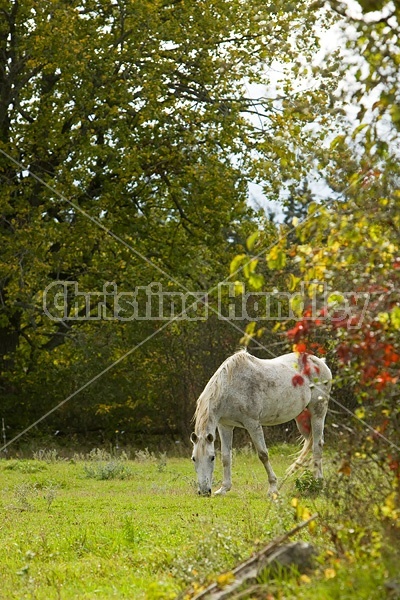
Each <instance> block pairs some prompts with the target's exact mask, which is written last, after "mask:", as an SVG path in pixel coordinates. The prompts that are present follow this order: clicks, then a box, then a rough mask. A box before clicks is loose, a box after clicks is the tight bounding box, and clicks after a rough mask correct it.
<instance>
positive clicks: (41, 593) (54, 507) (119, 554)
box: [0, 446, 398, 600]
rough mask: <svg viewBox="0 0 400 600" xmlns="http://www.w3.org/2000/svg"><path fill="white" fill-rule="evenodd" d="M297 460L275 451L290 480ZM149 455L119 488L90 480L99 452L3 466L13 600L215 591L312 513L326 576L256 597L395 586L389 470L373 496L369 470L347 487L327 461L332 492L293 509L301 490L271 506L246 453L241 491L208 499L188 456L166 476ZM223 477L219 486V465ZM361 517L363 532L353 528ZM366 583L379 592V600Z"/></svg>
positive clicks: (5, 577)
mask: <svg viewBox="0 0 400 600" xmlns="http://www.w3.org/2000/svg"><path fill="white" fill-rule="evenodd" d="M290 450H292V448H291V449H290ZM287 453H288V448H286V447H285V446H284V447H276V448H272V449H271V456H272V460H273V464H274V468H275V469H276V471H277V473H278V475H280V476H282V475H283V474H284V471H285V468H286V467H287V464H288V460H289V457H288V456H287ZM144 454H146V455H147V458H146V460H142V458H143V457H139V459H135V460H133V461H127V460H126V459H124V461H123V462H124V464H126V465H127V466H128V467H129V469H130V470H131V472H132V478H131V479H129V480H124V479H114V480H112V481H109V482H105V481H100V480H98V479H91V478H85V477H82V466H83V465H85V464H89V465H96V464H105V463H104V460H108V459H109V453H108V452H106V451H104V450H102V449H99V448H97V449H95V450H93V451H92V452H91V453H82V456H81V457H79V456H78V455H77V456H76V457H75V459H74V461H65V460H63V461H60V460H59V461H55V462H54V461H53V462H49V463H44V462H43V461H36V460H35V461H31V462H32V463H38V464H39V465H41V466H42V467H43V466H45V469H44V470H43V472H41V471H36V472H28V473H27V472H24V471H23V470H20V469H17V468H13V469H9V468H6V467H7V465H8V464H10V463H9V462H8V461H0V490H1V492H0V506H1V510H2V511H3V512H4V514H5V515H6V516H9V518H6V519H4V521H3V530H2V535H3V540H4V544H3V545H2V546H1V548H0V559H1V564H2V593H3V595H4V597H7V598H22V597H24V596H28V595H32V594H34V595H35V597H36V598H38V600H42V599H45V598H46V600H47V599H50V600H52V599H53V598H54V599H55V598H57V597H58V596H59V595H60V590H62V592H61V593H62V595H63V597H65V599H66V600H68V599H69V598H76V597H78V596H82V595H87V596H88V597H91V596H93V597H94V596H95V595H98V594H101V597H102V598H104V599H107V598H112V597H115V594H117V595H118V597H120V598H129V597H132V596H134V597H135V598H138V600H140V599H142V598H143V599H144V598H170V597H171V598H172V597H177V596H179V594H183V593H184V592H185V590H188V589H189V588H190V589H192V590H198V591H199V590H200V589H201V586H203V585H205V584H206V583H207V582H208V581H213V580H215V579H218V580H219V581H221V584H222V582H223V581H226V580H227V577H228V576H229V573H230V572H231V570H232V569H233V568H234V566H235V565H236V564H237V563H238V562H240V561H242V560H245V559H246V558H248V557H249V556H250V555H251V554H252V552H253V551H254V550H257V549H259V548H260V547H262V546H264V545H265V544H266V543H268V542H269V541H271V540H272V539H273V538H274V537H276V536H277V535H280V534H282V533H283V532H284V531H287V530H288V529H290V528H292V527H293V526H294V524H295V522H296V521H297V520H298V519H302V518H304V517H306V516H307V514H308V515H310V514H311V512H312V513H314V512H318V513H319V517H318V519H317V521H316V522H315V524H314V526H313V527H310V528H309V529H307V530H303V531H302V533H301V537H302V538H303V539H304V540H305V541H308V542H311V543H312V544H314V545H315V546H316V547H317V548H318V550H319V556H318V559H317V565H316V569H315V570H313V571H311V572H309V573H307V574H304V575H299V574H297V573H293V572H289V573H288V572H287V571H285V572H283V571H282V572H279V571H278V572H275V574H274V577H273V579H272V580H270V579H269V580H268V583H265V582H263V581H260V582H259V583H258V585H259V586H260V589H259V590H258V591H257V592H256V590H255V591H254V594H255V596H254V597H256V598H258V597H259V596H258V595H256V594H258V593H259V594H260V597H264V598H265V593H266V587H265V586H266V585H268V590H267V592H268V593H270V594H272V595H273V597H274V598H275V597H276V598H279V594H280V593H285V594H286V595H288V596H290V597H292V598H299V599H301V600H302V599H304V600H305V599H306V598H307V599H310V600H319V599H321V598H325V597H326V598H335V595H334V594H335V593H336V594H337V593H338V590H342V592H341V593H343V596H344V597H345V598H347V597H348V598H350V592H351V591H353V593H356V592H357V594H359V597H360V598H364V597H365V598H375V597H377V594H378V590H379V591H380V592H382V590H383V589H389V587H387V586H389V585H391V586H395V584H396V575H397V564H398V562H397V561H398V544H396V540H395V539H393V538H391V537H390V536H387V533H386V532H385V529H381V523H382V522H380V521H379V520H376V519H372V518H371V515H373V510H374V507H373V503H374V501H375V499H376V498H377V497H378V489H379V488H380V487H381V486H384V485H385V481H384V479H382V477H379V472H378V477H377V476H376V475H374V488H373V489H372V490H371V488H370V487H369V483H370V482H369V480H368V479H365V480H363V477H368V476H369V473H370V471H368V470H364V469H363V468H361V469H360V470H359V471H358V473H357V477H356V478H355V480H354V481H353V477H352V478H351V479H350V480H348V479H346V481H345V482H342V485H341V484H340V481H339V482H338V479H337V478H338V477H339V480H340V477H341V475H340V474H339V476H338V475H337V474H336V473H335V472H336V469H335V468H333V467H334V464H332V461H331V460H329V459H327V461H326V471H327V473H328V480H327V491H326V493H325V494H324V495H323V496H320V497H318V498H304V499H303V500H302V501H301V503H298V504H297V507H296V510H295V511H293V506H294V504H293V493H294V491H295V487H292V486H290V485H289V484H288V483H286V484H285V485H284V486H283V487H282V488H281V492H280V495H279V497H278V498H276V499H275V500H274V501H271V500H270V499H268V498H267V496H266V488H267V478H266V475H265V471H264V468H263V466H262V465H261V462H260V461H259V459H258V458H257V456H256V454H255V453H254V452H249V451H248V449H247V450H245V451H240V452H237V453H236V454H235V465H234V468H235V482H236V484H235V488H234V489H233V490H232V491H231V492H230V493H229V495H228V496H226V497H225V498H218V497H212V498H207V499H204V498H200V497H198V496H197V494H196V493H195V489H194V487H192V485H191V482H192V481H193V478H194V471H193V465H192V464H191V461H190V460H189V457H187V458H185V459H174V458H170V457H168V463H167V467H166V468H165V469H163V471H162V472H160V471H159V469H158V467H157V462H156V461H154V459H153V457H152V456H151V453H149V452H147V453H146V452H144ZM149 456H150V457H151V459H149ZM156 458H157V457H156ZM17 462H19V463H21V464H24V463H25V462H26V461H13V464H14V465H16V464H17ZM216 469H217V470H216V478H217V479H218V478H219V477H220V476H221V464H220V461H218V464H217V467H216ZM343 484H345V485H343ZM354 484H356V485H358V486H359V487H360V493H359V495H358V500H357V503H356V502H355V500H354V497H352V496H351V494H349V489H350V488H351V487H352V486H353V485H354ZM371 492H372V493H371ZM371 499H372V502H371ZM300 504H301V506H300ZM357 512H358V513H360V514H362V515H364V517H365V519H364V522H363V523H361V522H358V523H357V522H355V519H354V515H355V514H356V513H357ZM238 515H239V518H238ZM50 564H51V570H49V565H50ZM367 585H370V586H372V585H374V586H375V587H371V595H370V596H367V595H365V594H366V589H367ZM262 586H264V587H262ZM261 587H262V589H261ZM96 590H97V591H96ZM355 590H356V592H355ZM375 592H376V595H374V594H375ZM262 593H264V595H262ZM188 597H190V594H189V595H188ZM336 597H337V596H336ZM353 597H354V596H353ZM357 597H358V596H357Z"/></svg>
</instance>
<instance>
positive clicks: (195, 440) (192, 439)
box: [190, 431, 199, 444]
mask: <svg viewBox="0 0 400 600" xmlns="http://www.w3.org/2000/svg"><path fill="white" fill-rule="evenodd" d="M190 441H191V442H192V444H197V442H198V441H199V438H198V437H197V435H196V434H195V432H194V431H193V433H192V434H191V436H190Z"/></svg>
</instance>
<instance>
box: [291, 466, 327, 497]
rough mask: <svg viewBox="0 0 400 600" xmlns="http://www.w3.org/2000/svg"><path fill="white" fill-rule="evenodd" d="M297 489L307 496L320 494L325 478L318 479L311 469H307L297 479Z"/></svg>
mask: <svg viewBox="0 0 400 600" xmlns="http://www.w3.org/2000/svg"><path fill="white" fill-rule="evenodd" d="M294 483H295V486H296V489H297V490H298V491H299V492H300V493H301V494H302V495H305V496H315V495H318V494H319V493H320V492H321V490H322V489H323V480H322V479H316V478H315V477H314V475H313V474H312V472H311V471H309V470H308V469H306V470H305V471H304V472H303V473H302V474H301V475H300V477H297V478H296V479H295V482H294Z"/></svg>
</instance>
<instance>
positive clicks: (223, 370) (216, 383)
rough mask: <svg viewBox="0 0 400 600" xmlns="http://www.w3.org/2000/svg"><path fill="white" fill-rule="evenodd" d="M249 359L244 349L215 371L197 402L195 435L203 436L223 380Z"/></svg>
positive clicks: (249, 356) (194, 418)
mask: <svg viewBox="0 0 400 600" xmlns="http://www.w3.org/2000/svg"><path fill="white" fill-rule="evenodd" d="M251 357H252V356H251V354H248V353H247V350H246V349H241V350H238V351H237V352H235V354H233V355H232V356H229V357H228V358H227V359H226V360H225V361H224V362H223V363H222V365H221V366H220V367H219V368H218V369H217V370H216V371H215V373H214V375H213V376H212V377H211V379H210V380H209V382H208V383H207V385H206V387H205V388H204V390H203V391H202V393H201V394H200V396H199V398H198V400H197V405H196V411H195V413H194V417H193V420H194V421H195V425H196V426H195V429H196V433H197V434H204V433H205V432H206V428H207V424H208V422H209V418H210V406H212V405H213V406H216V405H217V403H218V401H219V399H220V394H221V387H222V383H223V382H224V380H225V381H226V379H229V377H230V375H231V373H232V369H233V368H234V367H235V366H236V365H237V364H238V363H240V362H242V361H243V360H248V359H249V358H251Z"/></svg>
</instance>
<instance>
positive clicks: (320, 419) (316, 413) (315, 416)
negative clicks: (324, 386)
mask: <svg viewBox="0 0 400 600" xmlns="http://www.w3.org/2000/svg"><path fill="white" fill-rule="evenodd" d="M310 404H311V406H309V408H310V413H311V430H312V437H313V446H312V452H313V466H314V476H315V478H316V479H322V478H323V473H322V450H323V447H324V424H325V416H326V413H327V410H328V401H327V399H325V398H323V397H321V396H320V397H318V398H317V399H316V400H315V401H314V402H312V403H310Z"/></svg>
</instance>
